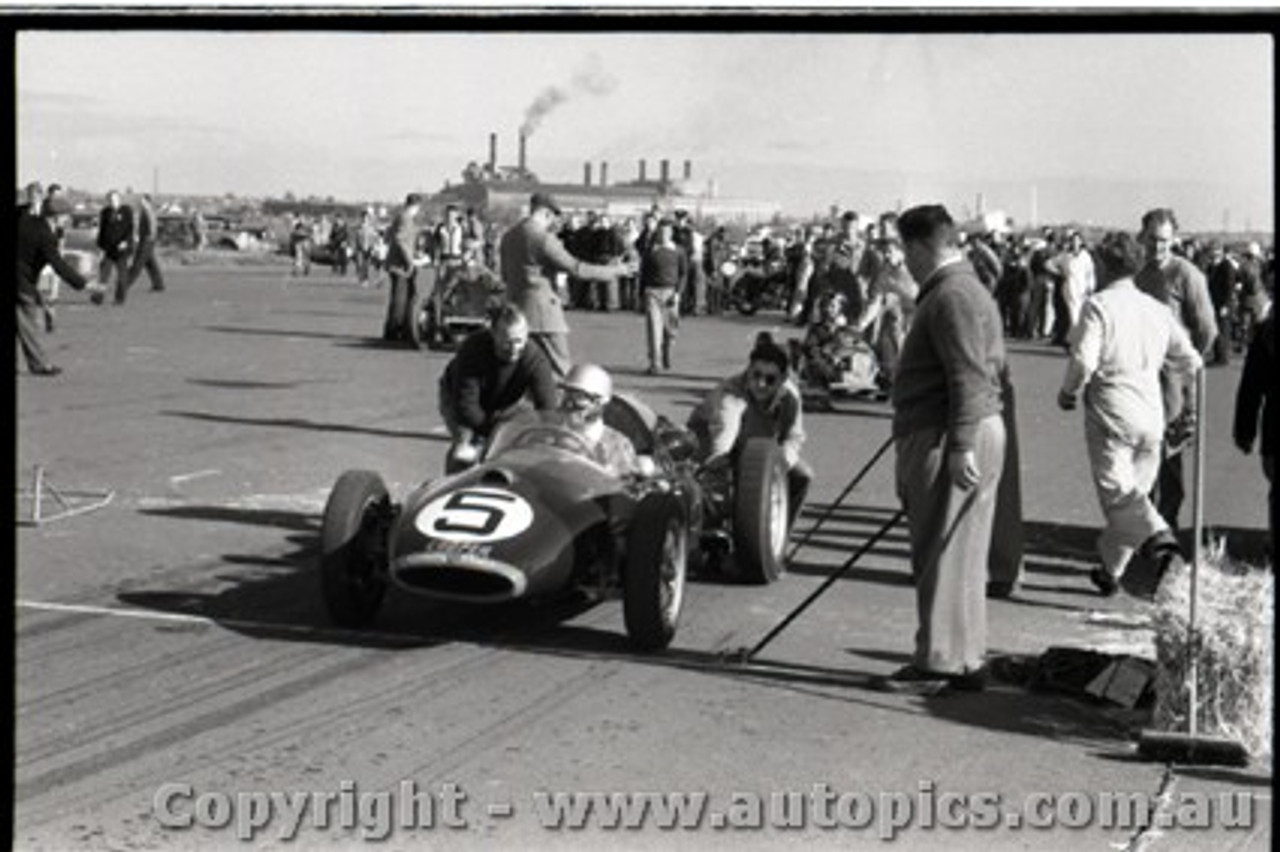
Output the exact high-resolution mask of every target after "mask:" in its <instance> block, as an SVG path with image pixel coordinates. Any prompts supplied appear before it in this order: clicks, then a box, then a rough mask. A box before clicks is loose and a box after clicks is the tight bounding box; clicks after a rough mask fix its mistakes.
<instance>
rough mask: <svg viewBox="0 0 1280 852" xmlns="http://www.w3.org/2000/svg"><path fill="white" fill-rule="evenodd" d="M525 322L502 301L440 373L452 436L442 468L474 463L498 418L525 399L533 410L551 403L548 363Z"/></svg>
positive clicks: (443, 407)
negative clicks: (493, 315)
mask: <svg viewBox="0 0 1280 852" xmlns="http://www.w3.org/2000/svg"><path fill="white" fill-rule="evenodd" d="M528 343H529V322H528V320H526V319H525V316H524V314H522V313H521V312H520V309H519V308H517V307H515V306H514V305H510V304H508V305H505V306H503V308H502V310H501V311H499V313H498V316H497V317H496V318H495V319H494V321H493V325H492V327H491V328H487V329H483V330H481V331H477V332H475V333H474V334H471V335H470V336H468V337H467V339H466V340H464V341H463V342H462V345H461V346H460V347H458V352H457V354H456V355H454V357H453V360H452V361H450V362H449V364H448V366H446V367H445V369H444V372H443V373H442V374H441V376H440V416H441V417H443V418H444V423H445V426H446V428H448V430H449V436H450V437H451V438H452V439H453V444H452V446H450V447H449V455H448V458H447V460H446V462H445V469H446V471H450V472H452V471H454V470H461V469H463V468H466V467H469V466H470V465H472V464H474V463H475V462H476V461H477V460H478V459H479V458H480V455H481V454H482V452H483V450H484V447H485V445H486V444H487V443H488V440H489V436H490V433H491V432H492V431H493V428H494V426H496V425H497V424H498V423H499V422H500V421H502V420H504V419H506V418H507V417H510V416H511V414H513V413H514V412H515V411H516V410H518V409H519V408H520V407H522V406H526V405H527V404H528V402H529V401H531V402H532V403H533V407H534V408H536V409H537V410H538V411H549V410H551V409H553V408H555V406H556V381H555V376H554V374H553V373H552V370H551V362H550V361H549V360H548V359H547V357H546V355H544V354H543V352H542V350H541V349H540V348H538V347H537V346H529V345H528Z"/></svg>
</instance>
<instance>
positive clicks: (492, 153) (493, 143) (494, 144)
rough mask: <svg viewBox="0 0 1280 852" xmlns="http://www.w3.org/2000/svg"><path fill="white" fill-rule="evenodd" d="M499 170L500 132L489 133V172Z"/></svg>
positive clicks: (492, 172)
mask: <svg viewBox="0 0 1280 852" xmlns="http://www.w3.org/2000/svg"><path fill="white" fill-rule="evenodd" d="M497 171H498V134H496V133H490V134H489V173H490V174H494V173H496V172H497Z"/></svg>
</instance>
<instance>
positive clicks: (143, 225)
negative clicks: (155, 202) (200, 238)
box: [129, 194, 164, 293]
mask: <svg viewBox="0 0 1280 852" xmlns="http://www.w3.org/2000/svg"><path fill="white" fill-rule="evenodd" d="M137 226H138V231H137V239H138V246H137V249H136V250H135V251H134V253H133V266H132V267H131V268H130V270H129V286H130V287H132V286H133V284H134V282H135V281H137V280H138V278H139V277H140V276H141V275H142V270H144V269H145V270H146V271H147V277H148V278H150V279H151V289H152V290H153V291H154V292H157V293H158V292H160V291H162V290H164V274H163V273H162V272H161V271H160V263H159V261H157V260H156V237H157V236H158V234H157V227H158V225H157V223H156V211H155V208H153V207H152V206H151V196H150V195H146V194H143V195H142V196H140V197H139V199H138V219H137Z"/></svg>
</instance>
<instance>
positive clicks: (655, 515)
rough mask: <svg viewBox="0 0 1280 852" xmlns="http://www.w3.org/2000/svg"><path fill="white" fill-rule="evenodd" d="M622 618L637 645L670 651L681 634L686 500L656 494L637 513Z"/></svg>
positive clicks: (630, 539) (629, 547) (626, 568)
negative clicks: (683, 502)
mask: <svg viewBox="0 0 1280 852" xmlns="http://www.w3.org/2000/svg"><path fill="white" fill-rule="evenodd" d="M626 560H627V561H626V565H625V566H624V572H623V593H622V614H623V618H624V620H625V622H626V625H627V637H628V638H629V639H630V640H631V644H632V645H634V646H635V647H637V648H639V649H641V650H645V651H655V650H658V649H661V648H665V647H667V645H669V644H671V640H672V639H673V638H674V637H675V635H676V624H677V623H678V622H679V620H680V609H681V607H682V606H683V605H684V586H685V578H686V575H687V573H688V561H689V552H688V532H687V530H686V529H685V521H684V513H683V511H682V510H681V507H680V501H679V500H678V499H677V498H676V497H674V496H673V495H670V494H652V495H650V496H648V497H646V498H645V499H644V500H643V501H642V502H641V503H640V505H639V506H638V507H637V509H636V515H635V518H634V519H633V520H632V523H631V529H630V532H629V533H628V536H627V557H626Z"/></svg>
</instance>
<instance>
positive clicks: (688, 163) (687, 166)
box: [684, 160, 693, 180]
mask: <svg viewBox="0 0 1280 852" xmlns="http://www.w3.org/2000/svg"><path fill="white" fill-rule="evenodd" d="M684 179H685V180H693V161H692V160H685V161H684Z"/></svg>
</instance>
